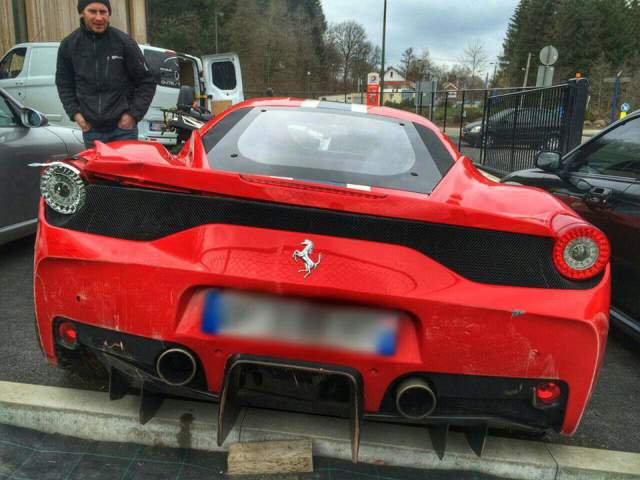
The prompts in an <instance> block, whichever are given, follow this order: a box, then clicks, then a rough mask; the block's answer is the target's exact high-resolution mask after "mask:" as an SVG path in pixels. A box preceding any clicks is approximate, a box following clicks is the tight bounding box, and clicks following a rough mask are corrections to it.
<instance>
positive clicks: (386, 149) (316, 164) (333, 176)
mask: <svg viewBox="0 0 640 480" xmlns="http://www.w3.org/2000/svg"><path fill="white" fill-rule="evenodd" d="M221 128H222V129H224V128H225V126H224V125H221V126H214V127H213V129H212V131H210V133H209V135H215V134H216V133H218V132H216V129H221ZM425 130H426V129H425ZM421 133H422V134H423V135H428V134H429V133H431V132H430V131H429V132H427V133H426V134H425V133H424V132H419V131H418V128H416V126H414V125H413V124H412V123H411V122H403V121H399V120H394V119H390V118H385V117H381V116H375V115H366V114H361V113H353V112H351V111H344V109H342V110H338V109H336V108H319V109H306V108H300V109H293V108H268V109H254V110H252V111H251V112H250V113H248V114H247V115H246V116H245V117H244V118H242V120H240V121H238V122H237V123H236V124H235V125H233V126H231V127H230V128H229V131H228V132H226V134H225V135H224V136H223V137H222V139H221V140H220V141H219V142H217V143H216V144H215V145H214V146H213V148H211V149H210V150H209V151H208V158H209V162H210V165H211V167H212V168H216V169H220V170H228V171H237V172H242V173H253V174H260V175H271V176H280V177H291V178H297V179H302V180H311V181H319V182H326V183H335V184H358V185H365V186H379V187H387V188H395V189H402V190H408V191H416V192H423V193H427V192H430V191H431V189H432V188H433V187H434V186H435V185H436V184H437V182H438V181H439V180H440V179H441V178H442V174H441V173H440V171H439V170H438V166H437V164H436V161H435V160H434V158H433V157H434V155H439V156H440V157H442V156H445V157H448V158H445V161H448V162H449V163H451V162H452V161H453V158H451V156H450V155H449V154H448V152H447V151H446V150H445V149H444V148H443V147H441V148H440V149H436V150H435V151H434V150H430V149H429V148H427V145H426V144H425V142H424V141H423V140H422V139H421ZM431 135H433V134H432V133H431ZM432 140H435V141H433V143H437V142H438V140H437V138H435V135H433V139H432ZM205 143H207V142H205Z"/></svg>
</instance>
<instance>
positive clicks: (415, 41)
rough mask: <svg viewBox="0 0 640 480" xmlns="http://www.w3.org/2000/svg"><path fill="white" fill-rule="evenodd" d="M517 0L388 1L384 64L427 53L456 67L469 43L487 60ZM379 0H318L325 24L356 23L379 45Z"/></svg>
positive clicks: (498, 48) (496, 47) (493, 55)
mask: <svg viewBox="0 0 640 480" xmlns="http://www.w3.org/2000/svg"><path fill="white" fill-rule="evenodd" d="M517 4H518V0H388V1H387V53H386V56H387V61H386V62H385V63H387V65H394V66H397V65H399V63H400V58H401V56H402V52H403V51H404V50H405V49H406V48H408V47H413V49H414V50H417V51H418V52H420V51H421V50H422V49H423V48H425V47H426V48H428V49H429V52H430V53H431V58H432V59H433V60H434V61H435V62H436V63H441V64H448V65H451V64H454V63H458V59H459V58H460V57H461V56H462V52H463V50H464V49H465V47H466V46H467V44H468V43H469V42H473V41H475V40H476V39H477V40H480V41H481V42H482V43H483V44H484V47H485V50H486V52H487V54H488V56H489V61H490V62H493V61H495V58H496V57H497V56H498V55H500V53H501V52H502V41H503V40H504V36H505V33H506V31H507V25H508V23H509V18H510V17H511V15H513V12H514V10H515V7H516V5H517ZM383 5H384V2H383V0H322V6H323V9H324V14H325V17H326V18H327V22H328V23H329V24H331V23H339V22H342V21H345V20H355V21H357V22H358V23H360V24H361V25H362V26H363V27H364V28H365V30H366V31H367V35H368V37H369V40H370V41H371V42H372V43H374V44H377V45H380V46H382V13H383Z"/></svg>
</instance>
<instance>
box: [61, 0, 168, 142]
mask: <svg viewBox="0 0 640 480" xmlns="http://www.w3.org/2000/svg"><path fill="white" fill-rule="evenodd" d="M78 13H79V14H80V28H78V29H77V30H75V31H74V32H73V33H71V35H69V36H68V37H66V38H65V39H64V40H62V43H60V49H59V50H58V64H57V70H56V86H57V87H58V95H59V96H60V100H61V101H62V105H63V106H64V109H65V111H66V112H67V115H69V117H70V118H71V120H73V121H74V122H76V123H77V124H78V125H79V126H80V128H81V129H82V137H83V139H84V143H85V146H86V147H87V148H90V147H91V146H92V145H93V142H94V141H95V140H99V141H101V142H110V141H114V140H136V139H137V138H138V127H137V124H138V122H139V121H140V120H141V119H142V118H143V117H144V116H145V114H146V113H147V110H148V109H149V105H150V104H151V100H152V99H153V95H154V93H155V90H156V85H155V82H154V79H153V75H152V74H151V72H150V71H149V69H148V68H147V65H146V63H145V61H144V56H143V55H142V52H141V51H140V48H139V47H138V44H137V43H136V42H135V41H134V40H133V39H132V38H131V37H129V36H128V35H127V34H126V33H124V32H121V31H120V30H118V29H117V28H114V27H112V26H110V25H109V22H110V20H111V3H110V2H109V0H102V1H92V0H79V1H78Z"/></svg>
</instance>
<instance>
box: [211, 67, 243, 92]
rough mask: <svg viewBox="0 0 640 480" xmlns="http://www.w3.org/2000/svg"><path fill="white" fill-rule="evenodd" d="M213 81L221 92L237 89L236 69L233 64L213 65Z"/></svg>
mask: <svg viewBox="0 0 640 480" xmlns="http://www.w3.org/2000/svg"><path fill="white" fill-rule="evenodd" d="M211 79H212V80H213V84H214V85H215V86H216V87H218V88H219V89H220V90H233V89H234V88H236V85H237V82H236V67H235V65H234V64H233V62H229V61H227V62H213V63H212V64H211Z"/></svg>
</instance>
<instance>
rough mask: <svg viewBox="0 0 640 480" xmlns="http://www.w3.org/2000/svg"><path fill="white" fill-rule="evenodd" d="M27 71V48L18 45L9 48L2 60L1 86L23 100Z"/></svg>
mask: <svg viewBox="0 0 640 480" xmlns="http://www.w3.org/2000/svg"><path fill="white" fill-rule="evenodd" d="M27 73H28V72H27V48H26V47H16V48H13V49H12V50H9V52H7V54H6V55H5V56H4V57H2V60H0V88H3V89H4V90H5V91H6V92H7V93H8V94H9V95H11V96H12V97H14V98H16V99H18V100H19V101H23V100H24V98H25V96H26V89H25V80H26V77H27Z"/></svg>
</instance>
